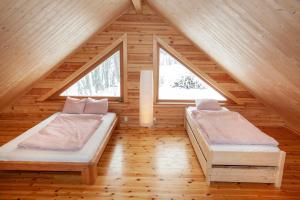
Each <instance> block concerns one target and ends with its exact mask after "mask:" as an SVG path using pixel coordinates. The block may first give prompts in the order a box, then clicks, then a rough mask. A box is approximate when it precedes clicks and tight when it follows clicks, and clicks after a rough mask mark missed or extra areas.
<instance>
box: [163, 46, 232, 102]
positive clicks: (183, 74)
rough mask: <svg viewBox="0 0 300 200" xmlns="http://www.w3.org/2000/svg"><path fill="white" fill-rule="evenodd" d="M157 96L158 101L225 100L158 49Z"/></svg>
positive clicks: (171, 57) (166, 53)
mask: <svg viewBox="0 0 300 200" xmlns="http://www.w3.org/2000/svg"><path fill="white" fill-rule="evenodd" d="M158 91H159V94H158V99H160V100H194V99H203V98H209V99H216V100H221V101H224V100H226V99H225V98H224V97H223V96H222V95H221V94H220V93H218V92H217V91H216V90H215V89H213V88H212V87H211V86H209V85H208V84H207V83H205V82H204V81H203V80H201V79H200V78H199V77H198V76H196V75H195V74H194V73H193V72H191V71H190V70H189V69H188V68H186V67H185V66H184V65H183V64H181V63H180V62H178V61H177V60H176V59H175V58H174V57H173V56H171V55H170V54H169V53H168V52H166V51H165V50H164V49H162V48H160V49H159V90H158Z"/></svg>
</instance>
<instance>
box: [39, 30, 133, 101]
mask: <svg viewBox="0 0 300 200" xmlns="http://www.w3.org/2000/svg"><path fill="white" fill-rule="evenodd" d="M126 38H127V34H126V33H125V34H123V35H122V36H121V37H120V38H118V39H117V40H116V41H114V42H113V43H112V44H111V45H109V46H108V47H107V48H105V49H104V50H103V51H101V52H100V53H99V54H97V55H96V56H95V57H94V58H93V59H91V60H90V61H89V62H87V63H86V64H85V65H83V66H82V67H80V68H79V69H78V70H76V71H75V72H73V73H72V74H71V75H70V76H69V77H67V78H66V79H65V80H63V81H62V82H61V83H59V84H58V85H57V86H56V87H54V88H52V89H51V90H50V91H49V92H47V93H46V94H45V95H43V96H41V97H40V98H39V99H38V101H45V100H46V99H48V98H49V97H50V96H52V95H54V94H55V93H57V92H58V91H60V90H61V89H62V88H63V87H65V86H67V85H68V84H70V83H71V82H72V81H73V80H75V79H76V78H78V77H79V76H80V75H81V74H83V73H85V72H86V71H87V70H89V69H91V68H93V67H95V64H98V63H99V61H101V60H102V59H104V58H105V57H106V56H107V55H109V54H110V53H111V52H112V51H113V50H114V49H115V48H117V47H118V46H119V45H121V44H123V45H124V43H123V42H124V40H126ZM126 45H127V42H126ZM122 49H123V48H122ZM126 49H127V47H126ZM123 55H124V54H123ZM126 55H127V54H126ZM126 60H127V59H126ZM126 63H127V61H126ZM121 68H122V66H121ZM126 68H127V64H126ZM126 71H127V70H126ZM126 76H127V75H126ZM122 84H124V83H122Z"/></svg>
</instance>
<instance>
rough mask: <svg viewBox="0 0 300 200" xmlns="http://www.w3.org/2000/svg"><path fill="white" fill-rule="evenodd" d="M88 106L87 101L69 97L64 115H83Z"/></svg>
mask: <svg viewBox="0 0 300 200" xmlns="http://www.w3.org/2000/svg"><path fill="white" fill-rule="evenodd" d="M85 104H86V99H75V98H71V97H67V99H66V102H65V105H64V109H63V113H69V114H82V113H83V111H84V107H85Z"/></svg>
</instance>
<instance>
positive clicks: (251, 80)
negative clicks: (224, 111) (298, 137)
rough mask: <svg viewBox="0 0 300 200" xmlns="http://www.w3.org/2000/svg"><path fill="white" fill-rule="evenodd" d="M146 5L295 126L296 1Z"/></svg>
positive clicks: (299, 43)
mask: <svg viewBox="0 0 300 200" xmlns="http://www.w3.org/2000/svg"><path fill="white" fill-rule="evenodd" d="M148 3H149V4H150V5H151V6H152V7H154V8H155V9H156V10H158V11H159V12H160V13H161V14H162V15H164V16H165V17H166V18H167V19H168V20H169V21H170V22H171V23H173V25H174V26H176V27H177V28H178V29H179V30H180V31H181V32H182V33H184V34H185V35H186V36H187V37H188V38H189V39H191V40H192V41H193V42H194V43H195V44H196V45H197V46H198V47H200V48H201V49H203V50H204V51H206V52H207V53H208V54H209V55H210V56H211V57H212V58H214V59H215V60H216V61H217V62H218V63H219V64H221V65H222V66H223V67H224V68H225V69H226V70H227V71H228V72H229V73H230V74H232V75H233V77H235V78H236V79H237V80H239V81H240V82H241V83H243V84H244V85H245V86H246V87H247V88H248V89H249V90H250V91H251V92H252V93H253V94H254V95H255V96H257V97H258V98H260V99H261V100H262V101H263V102H264V103H265V104H266V105H268V106H270V107H272V108H273V109H274V110H276V111H277V112H278V113H279V114H281V115H282V116H283V117H284V118H285V119H286V120H287V122H288V123H289V125H290V127H291V128H294V129H297V130H300V1H297V0H268V1H262V0H252V1H225V0H218V1H217V0H215V1H212V0H189V1H186V0H164V1H161V0H151V1H148Z"/></svg>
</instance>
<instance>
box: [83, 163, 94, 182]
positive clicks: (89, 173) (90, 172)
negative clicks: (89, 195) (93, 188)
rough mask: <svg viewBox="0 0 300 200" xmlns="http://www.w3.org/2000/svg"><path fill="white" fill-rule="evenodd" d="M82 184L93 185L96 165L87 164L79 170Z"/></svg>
mask: <svg viewBox="0 0 300 200" xmlns="http://www.w3.org/2000/svg"><path fill="white" fill-rule="evenodd" d="M81 177H82V182H83V184H87V185H93V184H95V182H96V178H97V165H89V166H88V167H86V168H85V169H83V170H82V171H81Z"/></svg>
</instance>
